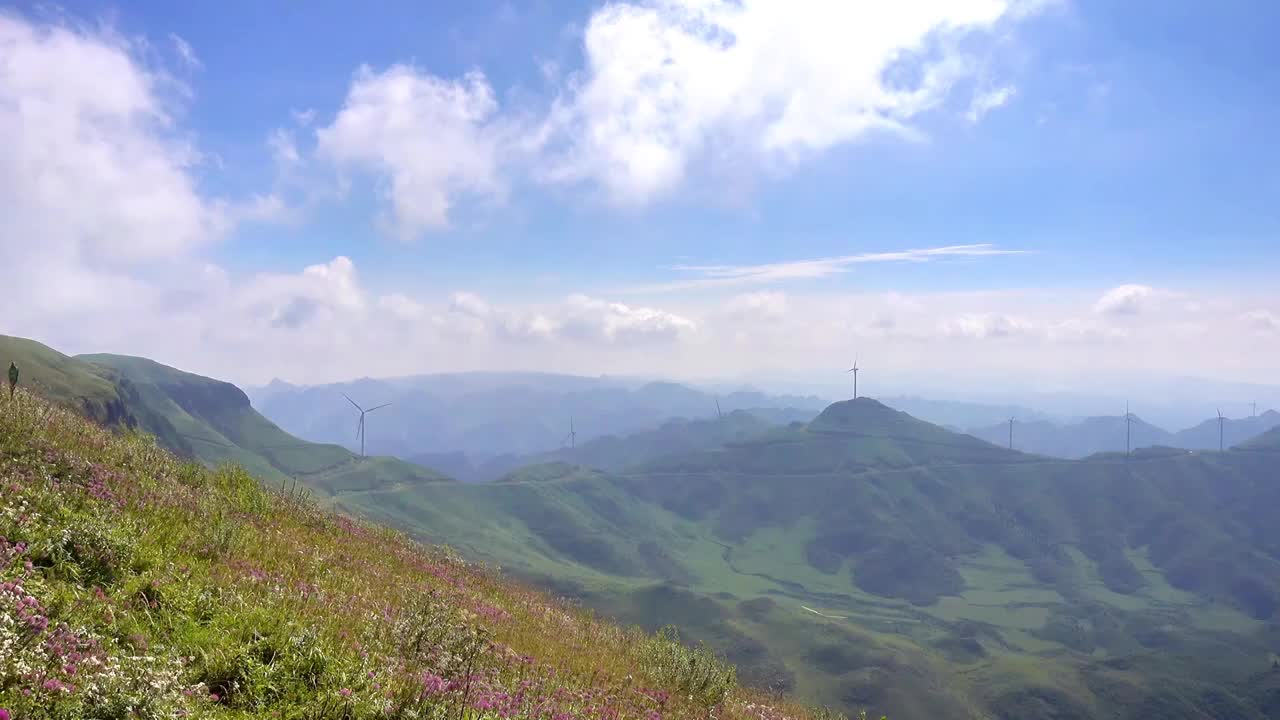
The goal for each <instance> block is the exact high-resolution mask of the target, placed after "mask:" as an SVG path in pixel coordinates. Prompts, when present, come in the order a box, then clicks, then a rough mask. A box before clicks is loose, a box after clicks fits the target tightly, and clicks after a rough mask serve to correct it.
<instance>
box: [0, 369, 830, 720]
mask: <svg viewBox="0 0 1280 720" xmlns="http://www.w3.org/2000/svg"><path fill="white" fill-rule="evenodd" d="M0 711H3V712H7V713H8V714H9V715H10V716H11V717H12V718H14V720H17V719H19V718H21V719H23V720H26V719H27V718H82V717H84V718H103V719H108V718H166V717H245V718H247V717H277V718H335V719H336V718H439V719H441V720H444V719H450V720H452V719H457V720H469V719H470V720H476V719H479V718H547V719H554V720H560V719H564V718H579V717H581V718H618V719H622V718H645V719H646V720H656V719H658V718H758V719H762V720H774V719H775V718H778V719H780V718H819V717H822V718H825V717H828V715H827V714H826V713H817V712H811V711H809V710H806V709H804V708H802V707H800V706H796V705H792V704H789V703H786V702H785V701H781V700H776V699H770V698H767V697H766V696H764V695H762V694H758V693H754V692H752V691H749V690H746V689H743V688H741V687H739V686H738V685H737V683H736V680H735V675H734V671H733V668H732V667H731V666H729V665H727V664H726V663H725V662H723V661H722V660H721V659H719V658H718V657H716V656H715V655H714V654H713V653H711V652H710V651H708V650H707V649H705V648H701V647H699V648H691V647H687V646H684V645H681V644H679V642H678V640H677V638H675V637H674V636H672V635H669V634H665V633H664V634H658V635H650V634H645V633H643V632H641V631H639V630H636V629H624V628H621V627H618V626H615V625H612V624H610V623H608V622H604V621H601V620H598V619H596V618H594V617H593V616H591V615H590V614H588V613H586V612H583V611H581V610H579V609H577V608H575V607H572V606H570V605H566V604H562V603H560V602H557V601H554V600H552V599H550V598H548V597H546V596H544V595H542V594H540V593H538V592H535V591H533V590H530V589H528V588H525V587H522V586H519V585H517V584H515V583H513V582H510V581H508V580H505V579H503V578H501V577H498V576H497V575H495V574H493V573H491V572H489V571H488V570H487V569H485V568H482V567H478V566H476V565H473V564H470V563H467V562H464V561H463V560H462V559H460V558H459V557H458V556H456V555H455V554H453V553H452V552H450V551H449V550H447V549H444V548H434V547H426V546H423V545H421V544H418V543H415V542H413V541H412V540H410V539H409V538H407V537H405V536H404V535H403V534H400V533H397V532H394V531H392V530H389V529H387V528H383V527H378V526H374V525H369V524H366V523H363V522H360V521H358V520H355V519H352V518H349V517H345V516H342V515H337V514H333V513H329V512H326V511H323V510H321V509H319V508H317V507H316V506H315V505H314V504H312V503H311V502H310V500H309V499H308V497H307V496H306V494H305V493H304V492H300V491H298V489H297V488H296V487H289V486H286V487H282V488H268V487H264V486H263V485H262V484H261V483H259V482H258V481H257V480H256V479H255V478H253V477H251V476H249V475H248V474H246V473H245V472H244V471H242V470H240V469H237V468H235V467H223V468H219V469H216V470H210V469H206V468H204V467H201V466H199V465H195V464H192V463H188V462H183V461H181V460H179V459H177V458H175V457H174V456H172V455H170V454H169V453H167V452H164V451H163V450H160V449H159V448H157V446H156V445H155V443H154V441H153V440H152V439H151V438H149V437H145V436H141V435H137V434H124V435H119V434H112V433H110V432H108V431H106V430H103V429H101V428H99V427H97V426H94V425H93V424H91V423H90V422H88V421H86V420H84V419H82V418H80V417H78V416H76V415H74V414H72V413H70V412H68V411H65V410H62V409H59V408H56V407H53V406H52V405H50V404H48V403H46V402H44V401H43V400H41V399H39V398H37V397H35V396H33V395H31V394H29V393H27V392H24V391H22V390H19V392H18V393H17V394H16V395H15V397H14V399H13V400H9V399H8V398H4V399H2V400H0Z"/></svg>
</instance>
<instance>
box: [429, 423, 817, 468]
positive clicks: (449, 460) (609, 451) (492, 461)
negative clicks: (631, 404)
mask: <svg viewBox="0 0 1280 720" xmlns="http://www.w3.org/2000/svg"><path fill="white" fill-rule="evenodd" d="M812 418H813V413H811V412H809V411H806V410H794V409H787V408H780V409H767V408H766V409H753V410H735V411H733V412H730V413H725V414H724V415H723V417H720V418H712V419H698V420H686V419H684V418H674V419H671V420H668V421H666V422H664V423H662V424H661V425H659V426H658V427H656V428H653V429H649V430H641V431H639V432H635V433H631V434H629V435H621V436H619V435H605V436H602V437H597V438H594V439H591V440H588V441H586V442H578V443H576V444H574V445H573V446H571V447H569V446H566V447H561V448H558V449H556V450H551V451H548V452H544V453H534V454H532V455H514V454H508V455H499V456H496V457H493V458H489V459H487V460H485V461H482V462H479V463H472V462H471V461H470V460H469V459H468V458H467V456H466V454H465V453H435V454H425V455H419V456H414V457H412V458H410V460H413V461H415V462H420V463H421V464H423V465H428V466H430V467H436V468H440V469H441V470H443V471H445V472H448V473H449V474H450V475H452V476H454V477H456V478H458V479H460V480H466V481H471V482H484V481H488V480H494V479H498V478H499V477H501V476H504V475H507V474H509V473H511V472H512V471H513V470H516V469H518V468H521V467H526V466H534V465H542V464H546V463H559V464H567V465H571V466H585V467H590V468H594V469H597V470H603V471H606V472H621V471H623V470H626V469H628V468H632V467H638V466H641V465H643V464H645V463H647V462H650V461H653V460H657V459H659V458H662V457H666V456H671V455H681V454H685V453H690V452H694V451H698V450H709V449H713V448H718V447H721V446H723V445H725V444H728V443H733V442H742V441H745V440H748V439H751V438H754V437H756V436H759V435H761V434H763V433H766V432H769V431H770V430H773V429H774V428H776V427H777V426H779V425H783V424H786V423H790V422H797V421H807V420H811V419H812Z"/></svg>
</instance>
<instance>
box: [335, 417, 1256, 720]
mask: <svg viewBox="0 0 1280 720" xmlns="http://www.w3.org/2000/svg"><path fill="white" fill-rule="evenodd" d="M1277 432H1280V430H1275V431H1272V432H1270V433H1268V434H1267V435H1264V436H1263V437H1261V438H1257V439H1255V440H1253V441H1250V442H1249V443H1246V444H1245V446H1246V447H1251V448H1253V451H1248V450H1245V449H1242V450H1237V451H1230V452H1226V453H1217V452H1207V453H1206V452H1196V453H1190V452H1187V451H1185V450H1180V449H1173V448H1163V449H1162V448H1151V449H1144V450H1142V451H1139V452H1136V453H1135V454H1134V455H1133V456H1132V457H1125V456H1124V455H1123V453H1119V454H1117V453H1101V454H1095V455H1093V456H1091V457H1090V458H1089V459H1088V460H1080V461H1071V460H1055V459H1050V458H1045V457H1041V456H1031V455H1026V454H1023V453H1019V452H1012V451H1009V450H1007V449H1005V448H1002V447H998V446H996V445H993V444H991V443H987V442H984V441H981V440H978V439H975V438H972V437H968V436H965V435H960V434H956V433H951V432H948V431H947V430H945V429H943V428H940V427H937V426H935V425H931V424H929V423H924V422H922V421H920V420H917V419H915V418H913V417H911V416H909V415H907V414H905V413H900V412H897V411H894V410H892V409H890V408H887V407H885V406H884V405H881V404H880V403H877V402H875V401H873V400H868V399H859V400H858V401H851V402H842V403H837V404H835V405H832V406H831V407H829V408H827V409H826V410H825V411H824V412H823V413H822V414H821V415H819V416H818V417H817V418H816V419H815V420H814V421H813V422H812V423H810V424H808V425H807V426H804V425H800V426H788V427H780V428H774V429H770V430H766V431H765V432H764V433H763V434H761V435H759V436H756V437H755V438H751V439H747V440H744V441H741V442H731V443H727V444H725V445H723V446H721V447H719V448H716V449H707V450H699V451H695V452H692V453H687V454H682V455H674V456H670V457H666V458H659V459H655V460H652V461H649V462H646V463H644V464H643V465H641V466H640V467H639V468H634V469H630V470H626V471H622V472H616V473H600V472H593V471H589V470H584V469H583V468H582V467H581V466H577V465H574V464H572V463H547V464H542V465H538V466H533V467H529V468H523V469H521V470H520V471H517V472H516V473H513V474H512V475H510V476H508V477H507V478H506V479H505V481H504V482H500V483H489V484H484V485H462V484H451V485H436V486H426V487H421V488H415V489H406V490H396V491H390V492H373V493H367V494H362V495H358V496H350V497H347V498H341V499H339V501H338V502H339V504H340V505H342V506H343V507H346V508H348V509H351V510H357V511H359V512H363V513H367V514H369V515H372V516H374V517H379V518H382V519H384V520H387V521H390V522H394V523H396V524H398V525H400V526H402V527H405V528H406V529H409V530H410V531H412V532H414V533H416V534H419V535H421V536H424V537H428V538H440V539H447V541H448V542H449V543H450V544H451V545H453V546H455V547H457V548H459V549H461V550H463V551H464V552H466V553H468V554H470V555H472V556H474V557H477V558H483V559H486V560H489V561H492V562H496V563H498V564H500V565H502V566H503V567H506V568H508V569H509V570H511V571H514V572H518V573H521V574H523V575H526V576H528V577H530V578H532V579H534V580H536V581H538V582H542V583H545V584H546V585H547V586H549V587H552V588H554V589H555V590H556V591H558V592H563V593H568V594H572V595H575V596H578V597H580V598H582V599H583V600H584V601H585V602H587V603H589V604H590V605H592V606H594V607H596V608H598V609H600V610H602V611H605V612H608V613H611V614H615V615H618V616H620V617H622V618H624V619H626V620H629V621H634V622H637V623H640V624H642V625H646V626H650V627H656V626H659V625H663V624H666V623H676V624H678V625H679V626H680V627H681V630H682V632H685V633H687V634H689V635H692V636H693V637H695V638H700V639H704V640H707V641H708V642H710V643H712V644H713V645H714V646H715V647H717V648H719V649H720V650H722V651H724V652H726V653H728V655H729V657H730V659H732V660H733V661H734V662H736V663H737V664H738V665H739V669H740V671H741V673H742V674H743V676H744V677H746V678H748V679H749V680H750V681H752V682H757V683H761V684H767V685H771V686H774V687H781V688H786V689H793V690H794V691H796V692H798V693H800V694H801V695H802V696H804V697H806V698H808V699H811V700H813V701H816V702H823V703H830V704H833V705H840V706H843V707H844V708H846V709H848V710H854V711H856V710H857V709H860V708H863V707H866V708H868V709H869V710H873V711H874V714H875V715H877V716H878V714H879V713H880V712H887V713H888V714H889V715H890V717H904V718H914V717H922V718H923V717H927V718H934V719H937V720H952V719H955V720H961V719H963V720H971V719H975V718H1020V719H1021V718H1033V719H1034V718H1041V719H1049V718H1074V719H1076V720H1094V719H1097V720H1101V719H1102V718H1108V719H1111V718H1119V719H1124V720H1138V719H1139V718H1141V719H1142V720H1147V719H1148V718H1154V717H1159V718H1166V719H1169V720H1191V719H1193V718H1194V719H1197V720H1199V719H1200V718H1205V717H1219V718H1226V717H1230V718H1250V719H1255V718H1265V717H1273V716H1274V715H1272V714H1269V713H1271V710H1272V709H1274V708H1275V707H1276V706H1275V705H1274V704H1273V703H1274V697H1275V696H1274V690H1273V688H1276V687H1280V683H1275V682H1274V681H1273V680H1271V679H1270V678H1271V677H1272V675H1271V673H1272V672H1273V671H1272V670H1271V663H1272V660H1271V659H1272V657H1273V653H1274V652H1275V648H1276V645H1275V637H1276V635H1275V632H1276V630H1275V628H1276V625H1275V623H1276V621H1277V620H1278V619H1280V526H1277V524H1276V523H1275V522H1274V509H1275V508H1276V507H1280V477H1277V476H1276V474H1275V472H1274V466H1275V462H1276V460H1277V459H1280V435H1276V434H1275V433H1277ZM1122 440H1123V436H1122Z"/></svg>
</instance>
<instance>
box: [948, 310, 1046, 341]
mask: <svg viewBox="0 0 1280 720" xmlns="http://www.w3.org/2000/svg"><path fill="white" fill-rule="evenodd" d="M940 329H941V330H942V333H943V334H944V335H948V336H952V337H963V338H971V339H974V340H986V339H989V338H1011V337H1019V336H1025V335H1029V334H1031V333H1032V332H1034V331H1035V326H1034V325H1033V324H1032V323H1031V322H1030V321H1028V320H1026V319H1024V318H1020V317H1017V316H1012V315H1005V314H1002V313H964V314H962V315H958V316H956V317H954V318H950V319H948V320H945V321H943V322H942V323H941V325H940Z"/></svg>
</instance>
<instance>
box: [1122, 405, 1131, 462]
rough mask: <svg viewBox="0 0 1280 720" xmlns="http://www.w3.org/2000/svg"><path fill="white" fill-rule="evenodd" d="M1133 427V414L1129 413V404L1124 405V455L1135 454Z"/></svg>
mask: <svg viewBox="0 0 1280 720" xmlns="http://www.w3.org/2000/svg"><path fill="white" fill-rule="evenodd" d="M1132 425H1133V413H1131V412H1129V403H1127V402H1126V403H1125V404H1124V454H1125V455H1129V454H1131V453H1132V452H1133V443H1132V441H1131V438H1132V437H1133V433H1132V432H1131V430H1132V427H1131V426H1132Z"/></svg>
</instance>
